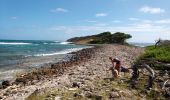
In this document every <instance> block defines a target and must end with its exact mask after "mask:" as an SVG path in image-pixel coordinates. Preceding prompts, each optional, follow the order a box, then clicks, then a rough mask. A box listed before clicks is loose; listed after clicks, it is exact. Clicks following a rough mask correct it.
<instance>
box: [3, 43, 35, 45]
mask: <svg viewBox="0 0 170 100" xmlns="http://www.w3.org/2000/svg"><path fill="white" fill-rule="evenodd" d="M1 44H2V45H7V44H8V45H25V44H32V43H23V42H0V45H1Z"/></svg>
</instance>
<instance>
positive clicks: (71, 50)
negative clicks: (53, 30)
mask: <svg viewBox="0 0 170 100" xmlns="http://www.w3.org/2000/svg"><path fill="white" fill-rule="evenodd" d="M82 49H84V48H71V49H66V50H64V51H59V52H55V53H46V54H37V55H34V56H52V55H60V54H68V53H71V52H75V51H79V50H82Z"/></svg>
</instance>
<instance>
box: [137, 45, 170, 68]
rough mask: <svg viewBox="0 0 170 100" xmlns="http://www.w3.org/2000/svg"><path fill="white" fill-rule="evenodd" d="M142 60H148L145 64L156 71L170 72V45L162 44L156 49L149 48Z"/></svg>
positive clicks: (153, 47)
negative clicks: (169, 65) (169, 64)
mask: <svg viewBox="0 0 170 100" xmlns="http://www.w3.org/2000/svg"><path fill="white" fill-rule="evenodd" d="M140 59H147V60H145V62H147V63H148V64H149V65H150V66H151V67H154V68H155V69H158V70H169V67H168V65H167V64H168V63H170V44H165V43H164V42H162V43H161V44H159V45H158V46H156V47H155V46H148V47H146V49H145V53H144V55H143V56H142V57H141V58H140Z"/></svg>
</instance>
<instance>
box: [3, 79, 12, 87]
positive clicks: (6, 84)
mask: <svg viewBox="0 0 170 100" xmlns="http://www.w3.org/2000/svg"><path fill="white" fill-rule="evenodd" d="M10 85H11V83H10V81H8V80H5V81H3V82H2V86H3V88H7V87H8V86H10Z"/></svg>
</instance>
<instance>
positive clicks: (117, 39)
mask: <svg viewBox="0 0 170 100" xmlns="http://www.w3.org/2000/svg"><path fill="white" fill-rule="evenodd" d="M129 38H132V36H131V35H130V34H125V33H122V32H116V33H114V34H112V43H119V44H125V43H126V40H127V39H129Z"/></svg>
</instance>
